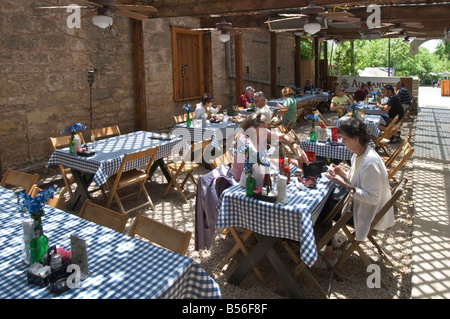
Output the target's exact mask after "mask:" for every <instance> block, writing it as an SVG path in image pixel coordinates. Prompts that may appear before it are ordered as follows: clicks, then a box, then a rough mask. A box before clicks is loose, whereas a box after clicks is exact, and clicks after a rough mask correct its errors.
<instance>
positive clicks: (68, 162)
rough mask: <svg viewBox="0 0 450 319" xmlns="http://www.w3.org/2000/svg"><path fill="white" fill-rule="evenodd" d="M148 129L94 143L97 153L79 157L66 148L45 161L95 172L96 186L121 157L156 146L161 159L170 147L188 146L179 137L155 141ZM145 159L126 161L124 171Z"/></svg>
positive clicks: (168, 151)
mask: <svg viewBox="0 0 450 319" xmlns="http://www.w3.org/2000/svg"><path fill="white" fill-rule="evenodd" d="M151 136H152V133H151V132H144V131H138V132H133V133H129V134H124V135H120V136H114V137H110V138H107V139H104V140H100V141H96V142H95V152H96V154H95V155H94V156H91V157H82V156H78V155H75V154H70V153H69V149H68V148H63V149H60V150H56V151H55V152H53V154H52V156H51V157H50V159H49V160H48V162H47V164H46V165H47V166H49V165H63V166H65V167H68V168H71V169H75V170H78V171H81V172H85V173H92V174H94V183H95V184H96V185H98V186H100V185H102V184H104V183H106V180H107V179H108V178H109V177H110V176H112V175H114V174H116V173H117V171H118V170H119V167H120V164H121V163H122V159H123V156H124V155H125V154H127V153H133V152H137V151H140V150H144V149H147V148H150V147H154V146H158V147H159V149H158V152H157V153H156V158H155V160H157V159H161V158H164V157H167V156H170V155H171V153H172V151H173V150H181V149H187V148H189V146H188V145H187V144H186V143H185V142H184V141H182V139H180V138H174V139H172V140H158V139H154V138H150V137H151ZM147 161H148V158H142V159H140V160H138V161H132V162H129V163H127V166H126V167H125V171H128V170H131V169H134V168H137V167H140V166H142V165H145V164H146V163H147Z"/></svg>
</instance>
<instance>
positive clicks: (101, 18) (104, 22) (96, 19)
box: [92, 14, 113, 29]
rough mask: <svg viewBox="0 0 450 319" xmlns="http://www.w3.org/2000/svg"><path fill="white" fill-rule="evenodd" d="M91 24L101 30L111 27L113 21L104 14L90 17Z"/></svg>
mask: <svg viewBox="0 0 450 319" xmlns="http://www.w3.org/2000/svg"><path fill="white" fill-rule="evenodd" d="M92 23H93V24H95V25H96V26H97V27H99V28H101V29H106V28H107V27H110V26H112V24H113V19H112V18H111V17H110V16H108V15H106V14H98V15H96V16H93V17H92Z"/></svg>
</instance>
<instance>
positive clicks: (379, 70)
mask: <svg viewBox="0 0 450 319" xmlns="http://www.w3.org/2000/svg"><path fill="white" fill-rule="evenodd" d="M388 70H389V68H388V67H366V68H365V69H364V70H359V71H358V74H359V76H380V77H388V76H389V74H390V75H393V73H394V71H393V69H392V68H391V70H390V72H388Z"/></svg>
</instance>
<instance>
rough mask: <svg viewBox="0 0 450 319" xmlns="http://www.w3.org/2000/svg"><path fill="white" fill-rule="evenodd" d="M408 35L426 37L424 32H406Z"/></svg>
mask: <svg viewBox="0 0 450 319" xmlns="http://www.w3.org/2000/svg"><path fill="white" fill-rule="evenodd" d="M406 33H408V34H414V35H426V33H424V32H417V31H406Z"/></svg>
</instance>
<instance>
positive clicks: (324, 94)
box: [266, 92, 329, 106]
mask: <svg viewBox="0 0 450 319" xmlns="http://www.w3.org/2000/svg"><path fill="white" fill-rule="evenodd" d="M328 96H329V95H328V93H327V92H322V93H318V94H309V93H306V94H304V95H303V96H297V98H296V101H297V104H298V103H301V102H305V101H310V100H315V99H317V98H320V99H321V101H322V102H327V101H328ZM283 101H284V100H283V98H279V99H273V100H270V101H267V103H266V104H267V105H268V106H276V105H277V103H280V104H281V105H283Z"/></svg>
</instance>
